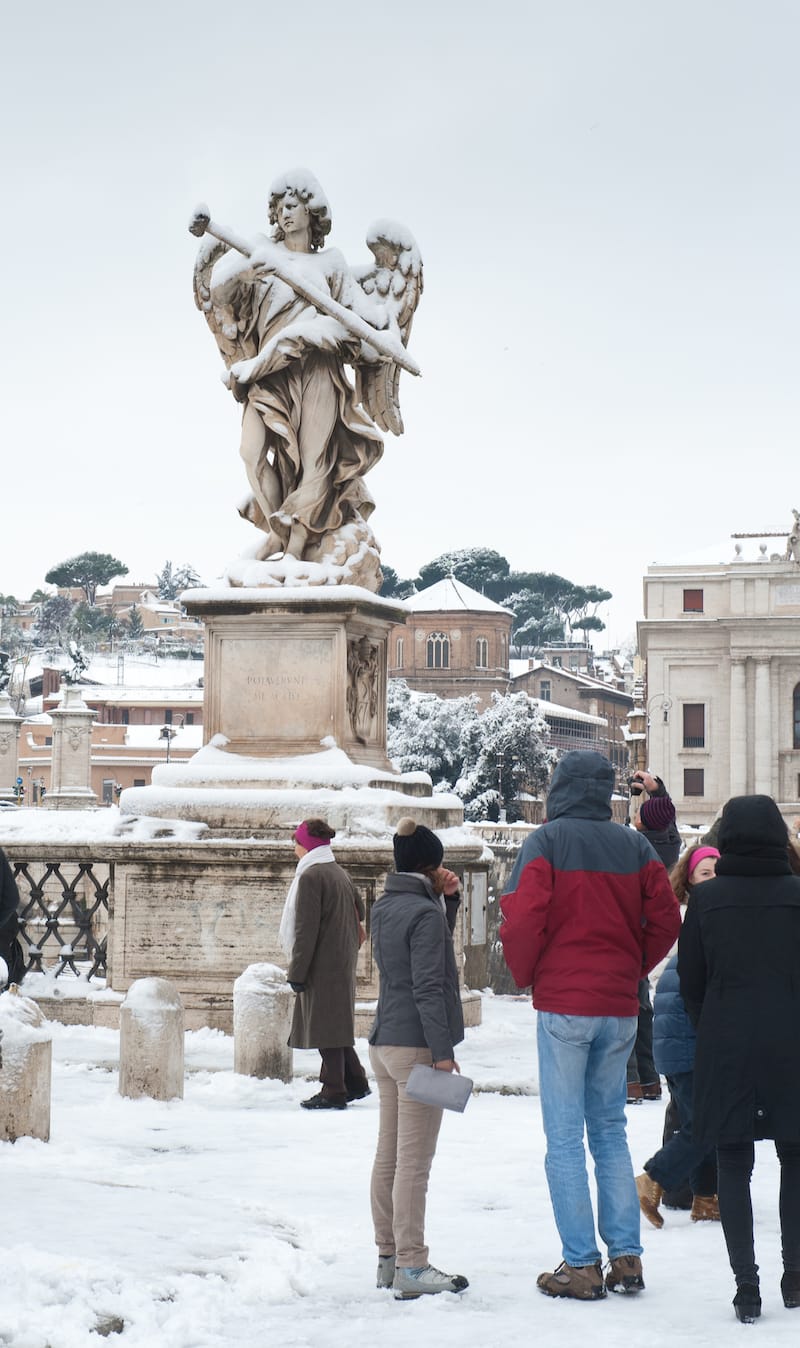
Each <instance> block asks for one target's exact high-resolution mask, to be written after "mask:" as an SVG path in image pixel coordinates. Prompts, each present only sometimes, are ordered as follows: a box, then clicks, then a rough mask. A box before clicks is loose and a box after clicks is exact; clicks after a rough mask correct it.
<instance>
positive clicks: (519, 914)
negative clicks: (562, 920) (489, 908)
mask: <svg viewBox="0 0 800 1348" xmlns="http://www.w3.org/2000/svg"><path fill="white" fill-rule="evenodd" d="M552 894H553V867H552V865H551V864H550V862H549V861H548V860H547V858H546V857H543V856H537V857H534V858H533V860H532V861H529V862H528V864H527V865H526V866H524V867H523V869H522V871H521V872H520V875H519V879H518V881H517V888H516V889H514V890H512V891H511V892H510V893H509V894H505V895H504V896H503V898H502V899H501V900H500V911H501V913H502V914H503V922H502V925H501V927H500V940H501V942H502V945H503V955H504V956H505V961H506V964H507V965H508V967H509V969H510V970H511V973H512V975H513V978H514V982H515V983H516V985H517V987H518V988H529V987H532V986H533V981H534V974H535V972H536V965H537V964H538V963H539V957H540V955H541V953H542V945H543V944H544V933H545V928H546V927H547V910H548V908H549V906H550V899H551V897H552Z"/></svg>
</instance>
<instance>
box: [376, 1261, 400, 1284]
mask: <svg viewBox="0 0 800 1348" xmlns="http://www.w3.org/2000/svg"><path fill="white" fill-rule="evenodd" d="M394 1260H395V1257H394V1255H393V1254H379V1255H378V1276H377V1281H376V1283H375V1286H376V1287H392V1286H393V1285H394Z"/></svg>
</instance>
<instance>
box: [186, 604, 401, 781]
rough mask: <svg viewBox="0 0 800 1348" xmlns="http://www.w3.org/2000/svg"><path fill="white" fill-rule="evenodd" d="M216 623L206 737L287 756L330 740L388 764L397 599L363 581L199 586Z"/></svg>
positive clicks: (204, 611) (209, 618) (371, 761)
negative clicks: (391, 639)
mask: <svg viewBox="0 0 800 1348" xmlns="http://www.w3.org/2000/svg"><path fill="white" fill-rule="evenodd" d="M184 602H185V604H186V608H187V609H188V611H189V613H191V614H192V616H194V617H199V618H202V619H203V622H204V624H205V629H206V655H205V699H204V701H205V724H206V736H205V738H206V739H211V738H212V737H213V736H214V735H224V736H225V738H226V740H227V745H226V748H227V750H228V752H229V753H235V754H246V755H248V756H250V757H252V756H255V757H262V756H263V757H268V758H286V757H291V756H294V755H296V754H309V753H315V752H316V751H317V750H318V749H319V747H320V744H321V743H322V742H323V741H324V740H326V739H333V740H335V742H336V744H337V746H338V747H339V748H340V749H343V750H344V751H345V753H346V754H347V755H348V756H349V757H350V758H351V759H353V761H354V762H357V763H361V764H367V765H370V766H373V767H376V768H382V769H384V770H388V769H389V767H390V764H389V760H388V759H387V757H386V677H387V675H386V668H387V651H386V646H387V638H388V633H389V629H390V627H392V626H393V625H394V624H396V623H398V622H404V621H405V610H404V608H403V606H402V605H401V604H398V603H397V602H396V601H395V602H393V601H391V600H386V599H380V598H378V597H377V596H376V595H373V594H370V593H369V591H368V590H359V589H356V588H355V587H353V586H340V585H339V586H330V587H328V588H320V587H315V588H309V589H301V590H283V589H277V590H275V591H271V590H263V589H262V590H235V589H232V590H230V591H229V592H227V593H225V592H223V594H220V593H216V592H209V591H202V590H192V591H190V592H189V593H188V594H187V595H186V597H185V600H184Z"/></svg>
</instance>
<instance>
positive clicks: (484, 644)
mask: <svg viewBox="0 0 800 1348" xmlns="http://www.w3.org/2000/svg"><path fill="white" fill-rule="evenodd" d="M475 668H476V669H488V668H489V643H488V641H487V640H486V637H478V639H477V641H476V642H475Z"/></svg>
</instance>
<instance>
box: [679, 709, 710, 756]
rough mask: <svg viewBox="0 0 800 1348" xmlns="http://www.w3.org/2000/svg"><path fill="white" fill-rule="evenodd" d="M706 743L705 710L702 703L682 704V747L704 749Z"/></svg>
mask: <svg viewBox="0 0 800 1348" xmlns="http://www.w3.org/2000/svg"><path fill="white" fill-rule="evenodd" d="M705 743H706V709H705V704H704V703H702V702H684V704H683V747H684V749H704V748H705Z"/></svg>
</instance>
